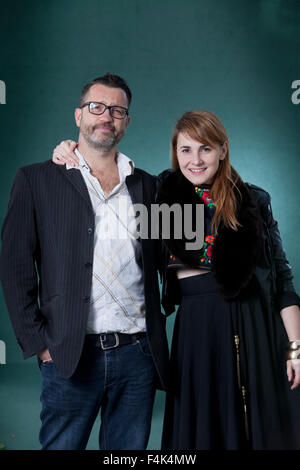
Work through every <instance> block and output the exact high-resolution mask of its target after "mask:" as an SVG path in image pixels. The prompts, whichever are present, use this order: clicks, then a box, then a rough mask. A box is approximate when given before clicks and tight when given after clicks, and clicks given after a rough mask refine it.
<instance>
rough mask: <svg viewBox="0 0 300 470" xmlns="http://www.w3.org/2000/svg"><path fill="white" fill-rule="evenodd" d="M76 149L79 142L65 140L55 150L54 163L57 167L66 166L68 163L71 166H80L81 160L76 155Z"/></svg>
mask: <svg viewBox="0 0 300 470" xmlns="http://www.w3.org/2000/svg"><path fill="white" fill-rule="evenodd" d="M76 147H77V142H74V141H73V140H63V141H62V142H61V143H60V144H59V145H57V147H55V149H54V150H53V155H52V161H53V162H54V163H56V165H65V164H66V163H67V164H68V165H71V166H78V165H79V158H78V157H77V155H75V153H74V150H75V148H76Z"/></svg>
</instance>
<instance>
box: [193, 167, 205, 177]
mask: <svg viewBox="0 0 300 470" xmlns="http://www.w3.org/2000/svg"><path fill="white" fill-rule="evenodd" d="M189 170H190V172H191V173H193V174H194V175H201V174H202V173H204V172H205V170H206V167H205V168H189Z"/></svg>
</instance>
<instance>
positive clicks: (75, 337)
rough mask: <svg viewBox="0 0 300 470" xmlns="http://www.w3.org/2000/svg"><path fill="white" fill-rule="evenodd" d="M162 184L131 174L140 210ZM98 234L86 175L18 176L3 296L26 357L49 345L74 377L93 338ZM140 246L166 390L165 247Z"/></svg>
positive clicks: (153, 340) (50, 170)
mask: <svg viewBox="0 0 300 470" xmlns="http://www.w3.org/2000/svg"><path fill="white" fill-rule="evenodd" d="M155 181H156V180H155V177H153V176H151V175H149V174H148V173H146V172H144V171H142V170H139V169H135V171H134V173H133V174H132V175H130V176H127V178H126V184H127V187H128V190H129V193H130V196H131V198H132V201H133V203H134V204H136V203H143V204H144V205H146V206H147V207H150V204H151V203H152V202H154V197H155V187H156V183H155ZM149 213H150V211H149ZM94 229H95V221H94V214H93V208H92V205H91V201H90V198H89V194H88V191H87V187H86V185H85V182H84V179H83V177H82V175H81V173H80V172H79V171H78V170H76V169H70V170H66V168H65V166H57V165H54V164H53V163H52V162H51V161H47V162H44V163H40V164H34V165H30V166H26V167H23V168H21V169H20V170H19V171H18V173H17V175H16V178H15V181H14V184H13V188H12V192H11V199H10V202H9V207H8V212H7V215H6V218H5V221H4V224H3V228H2V252H1V263H0V265H1V266H0V269H1V282H2V286H3V292H4V296H5V299H6V303H7V307H8V311H9V314H10V318H11V321H12V325H13V328H14V331H15V335H16V337H17V341H18V343H19V345H20V347H21V349H22V351H23V356H24V358H25V359H26V358H28V357H30V356H32V355H34V354H36V353H37V352H39V351H40V350H42V349H44V348H46V347H47V348H49V350H50V354H51V357H52V358H53V360H54V362H55V364H56V365H57V368H58V369H59V371H60V372H61V374H62V375H63V376H64V377H66V378H68V377H71V376H72V374H73V373H74V371H75V369H76V366H77V364H78V361H79V359H80V356H81V352H82V347H83V343H84V339H85V334H86V325H87V317H88V311H89V299H90V293H91V285H92V262H93V251H94V237H93V234H94ZM140 242H141V243H142V261H143V275H144V285H145V305H146V328H147V335H148V339H149V342H150V348H151V351H152V356H153V359H154V362H155V366H156V370H157V386H158V388H163V389H164V388H165V387H166V370H167V362H168V344H167V338H166V333H165V316H164V315H163V314H162V313H161V309H160V297H159V286H158V277H157V266H158V253H159V250H158V246H159V241H158V240H151V239H141V240H140Z"/></svg>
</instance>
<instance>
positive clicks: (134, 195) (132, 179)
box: [125, 170, 144, 204]
mask: <svg viewBox="0 0 300 470" xmlns="http://www.w3.org/2000/svg"><path fill="white" fill-rule="evenodd" d="M125 182H126V186H127V188H128V192H129V194H130V197H131V200H132V203H133V204H142V203H143V202H144V200H143V183H142V178H141V176H140V175H139V174H138V173H137V171H136V170H135V171H134V173H133V174H131V175H128V176H126V180H125Z"/></svg>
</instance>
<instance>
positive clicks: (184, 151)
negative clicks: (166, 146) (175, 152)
mask: <svg viewBox="0 0 300 470" xmlns="http://www.w3.org/2000/svg"><path fill="white" fill-rule="evenodd" d="M189 151H190V149H182V153H188V152H189Z"/></svg>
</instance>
